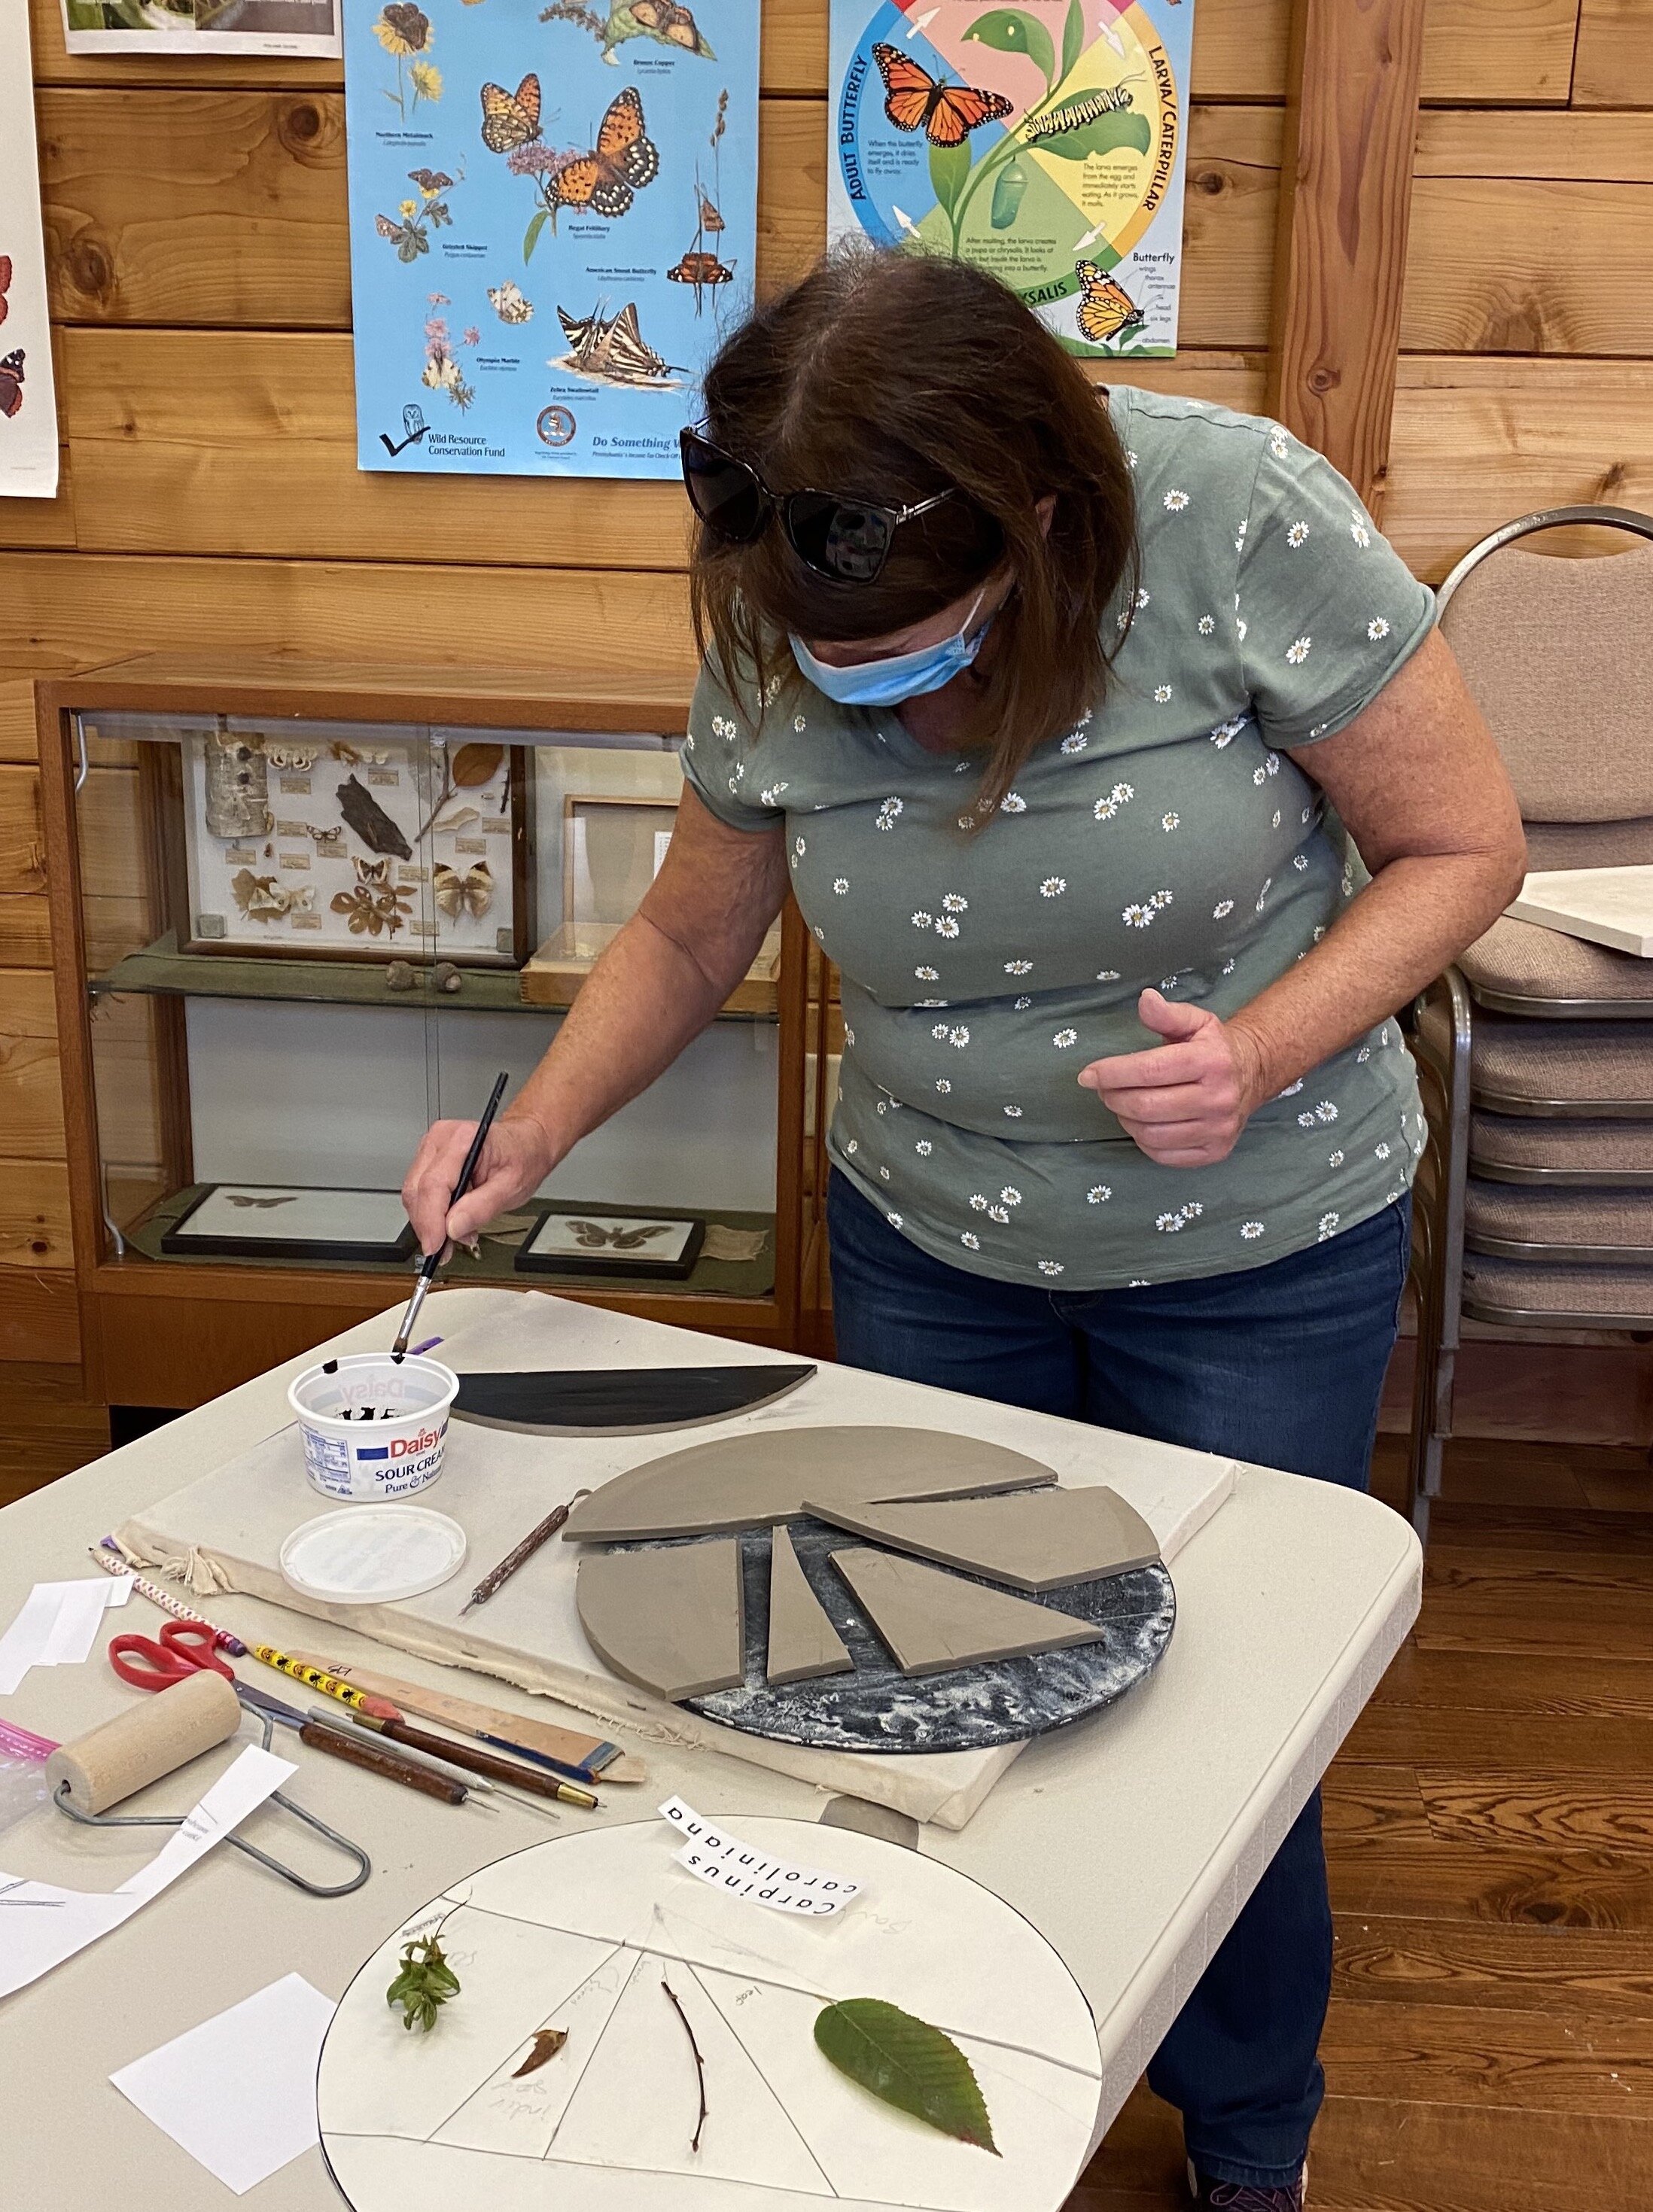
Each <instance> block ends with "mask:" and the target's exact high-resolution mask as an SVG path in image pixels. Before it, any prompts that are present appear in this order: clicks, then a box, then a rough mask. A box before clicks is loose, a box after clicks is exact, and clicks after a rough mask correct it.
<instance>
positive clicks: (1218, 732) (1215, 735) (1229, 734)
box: [1211, 714, 1246, 752]
mask: <svg viewBox="0 0 1653 2212" xmlns="http://www.w3.org/2000/svg"><path fill="white" fill-rule="evenodd" d="M1245 725H1246V717H1245V716H1244V715H1243V714H1231V715H1230V716H1229V718H1228V720H1226V721H1225V722H1218V725H1217V726H1216V728H1215V729H1214V730H1213V731H1212V732H1211V742H1212V744H1214V745H1215V746H1216V748H1217V750H1218V752H1221V751H1223V750H1225V747H1227V746H1228V745H1230V744H1232V743H1233V741H1234V739H1235V738H1237V737H1238V736H1239V734H1240V732H1241V731H1242V730H1243V729H1244V727H1245Z"/></svg>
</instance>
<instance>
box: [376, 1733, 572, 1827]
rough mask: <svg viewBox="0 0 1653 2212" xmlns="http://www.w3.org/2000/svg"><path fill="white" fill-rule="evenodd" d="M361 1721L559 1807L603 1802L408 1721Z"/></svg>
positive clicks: (545, 1776) (570, 1785) (563, 1783)
mask: <svg viewBox="0 0 1653 2212" xmlns="http://www.w3.org/2000/svg"><path fill="white" fill-rule="evenodd" d="M361 1718H362V1721H363V1722H364V1723H366V1725H367V1726H368V1727H369V1728H371V1729H373V1730H374V1734H375V1735H384V1736H388V1737H389V1738H390V1740H391V1741H392V1743H405V1744H410V1745H411V1746H412V1747H413V1749H414V1750H415V1751H428V1752H434V1753H435V1754H436V1756H437V1757H438V1758H439V1759H448V1760H450V1761H451V1762H452V1764H453V1765H455V1766H465V1767H468V1768H469V1769H470V1770H471V1773H473V1774H485V1775H487V1776H488V1777H489V1779H490V1780H491V1781H494V1782H508V1783H509V1784H511V1787H512V1788H513V1789H514V1790H526V1791H527V1792H528V1794H529V1795H530V1796H532V1797H549V1798H550V1799H551V1800H552V1802H554V1803H556V1804H559V1805H581V1806H583V1807H584V1808H586V1811H587V1812H590V1811H592V1810H593V1809H594V1808H595V1807H596V1806H597V1804H598V1802H599V1800H598V1798H597V1797H596V1796H595V1795H594V1793H593V1791H591V1790H582V1789H581V1788H580V1785H579V1784H578V1783H577V1782H559V1781H558V1780H557V1779H556V1777H555V1776H553V1775H550V1774H536V1773H535V1771H534V1770H533V1769H532V1767H531V1766H520V1765H518V1764H517V1762H516V1761H515V1760H514V1759H495V1756H494V1754H493V1753H492V1752H491V1751H478V1750H477V1747H476V1746H475V1745H474V1744H471V1743H455V1742H453V1741H452V1740H451V1739H450V1738H449V1737H447V1736H445V1735H428V1733H427V1732H426V1730H425V1729H416V1728H410V1727H409V1726H408V1724H407V1723H406V1722H405V1721H381V1720H380V1719H378V1718H376V1717H374V1715H373V1714H371V1713H363V1714H362V1716H361Z"/></svg>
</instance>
